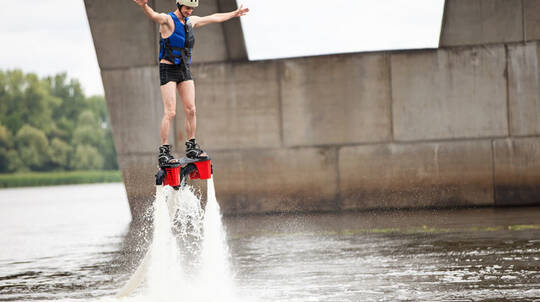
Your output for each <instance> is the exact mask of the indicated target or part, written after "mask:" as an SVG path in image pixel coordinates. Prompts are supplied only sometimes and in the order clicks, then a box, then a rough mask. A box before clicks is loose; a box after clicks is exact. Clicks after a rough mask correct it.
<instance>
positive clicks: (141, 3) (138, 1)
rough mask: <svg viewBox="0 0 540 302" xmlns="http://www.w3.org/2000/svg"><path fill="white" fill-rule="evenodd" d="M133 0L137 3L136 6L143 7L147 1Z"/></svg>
mask: <svg viewBox="0 0 540 302" xmlns="http://www.w3.org/2000/svg"><path fill="white" fill-rule="evenodd" d="M133 2H135V3H137V5H138V6H140V7H143V6H144V5H146V3H148V0H133Z"/></svg>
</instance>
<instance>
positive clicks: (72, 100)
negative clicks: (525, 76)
mask: <svg viewBox="0 0 540 302" xmlns="http://www.w3.org/2000/svg"><path fill="white" fill-rule="evenodd" d="M116 169H118V164H117V162H116V151H115V149H114V143H113V138H112V132H111V127H110V123H109V119H108V115H107V108H106V104H105V99H104V97H103V96H91V97H86V96H85V94H84V92H83V90H82V89H81V85H80V83H79V81H78V80H76V79H70V78H68V77H67V75H66V74H65V73H60V74H57V75H54V76H49V77H42V78H40V77H38V76H37V75H36V74H34V73H23V72H22V71H21V70H7V71H3V70H0V172H1V173H9V172H23V171H66V170H116Z"/></svg>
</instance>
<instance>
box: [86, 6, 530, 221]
mask: <svg viewBox="0 0 540 302" xmlns="http://www.w3.org/2000/svg"><path fill="white" fill-rule="evenodd" d="M169 2H170V1H165V0H152V1H149V3H150V5H151V6H152V7H154V8H156V9H157V10H159V11H168V10H170V9H172V8H174V5H173V4H171V3H172V2H171V3H169ZM538 3H539V1H535V0H477V1H468V0H448V1H447V2H446V10H445V14H444V22H443V24H444V25H443V28H442V31H441V42H440V46H441V47H440V48H439V49H437V50H407V51H391V52H375V53H358V54H344V55H329V56H319V57H308V58H294V59H282V60H269V61H259V62H248V61H247V55H246V48H245V45H244V41H243V36H242V33H241V27H240V22H239V21H238V20H235V21H234V22H229V23H225V24H219V25H212V26H208V27H204V28H201V29H200V30H198V31H197V46H196V51H195V55H194V58H193V61H194V65H193V67H192V68H193V74H194V77H195V79H196V88H197V89H196V95H197V112H198V135H197V136H198V139H199V140H200V141H201V143H202V145H203V146H205V148H206V149H207V151H208V152H209V153H211V155H212V157H213V162H214V167H215V178H216V190H217V192H218V198H219V200H220V203H221V206H222V209H223V210H224V212H226V213H230V214H242V213H263V212H290V211H335V210H362V209H371V208H380V207H386V208H404V207H407V208H409V207H426V206H427V207H429V206H449V207H453V206H476V205H522V204H540V197H538V196H540V195H539V194H538V188H540V160H539V158H540V82H539V80H538V79H539V78H540V76H539V74H538V73H539V68H538V61H539V56H540V50H539V42H538V40H540V17H539V16H540V15H539V14H537V13H535V12H538V9H539V8H540V4H538ZM85 5H86V9H87V14H88V19H89V23H90V27H91V30H92V35H93V38H94V44H95V47H96V52H97V55H98V61H99V64H100V68H101V72H102V78H103V82H104V87H105V94H106V99H107V104H108V109H109V114H110V116H111V123H112V128H113V133H114V137H115V144H116V148H117V151H118V159H119V164H120V167H121V169H122V172H123V176H124V181H125V184H126V189H127V192H128V198H129V200H130V204H131V209H132V214H133V216H134V217H138V216H140V215H141V213H142V211H143V209H144V208H145V207H146V206H148V204H149V202H150V200H151V199H152V195H153V193H154V184H153V181H154V179H153V176H154V174H155V172H156V152H157V147H158V145H159V135H158V133H159V123H160V120H161V115H162V104H161V98H160V92H159V84H158V69H157V59H156V57H157V51H158V50H157V39H158V31H157V26H155V25H153V24H151V23H150V21H148V20H147V19H146V17H145V16H144V15H143V13H142V12H141V11H140V8H138V7H137V6H136V5H135V4H133V3H132V2H130V1H122V2H118V1H113V2H110V1H106V0H85ZM234 5H235V2H234V1H232V0H223V1H221V0H219V1H217V0H215V1H210V0H206V1H204V2H202V3H201V7H200V10H198V13H199V14H201V15H204V14H206V13H211V12H216V11H228V10H231V9H233V8H234ZM175 127H176V129H177V130H179V131H181V130H183V114H178V115H177V120H176V126H175ZM171 141H174V145H175V150H177V151H178V152H179V153H181V152H182V151H183V143H182V142H181V141H178V137H173V136H171Z"/></svg>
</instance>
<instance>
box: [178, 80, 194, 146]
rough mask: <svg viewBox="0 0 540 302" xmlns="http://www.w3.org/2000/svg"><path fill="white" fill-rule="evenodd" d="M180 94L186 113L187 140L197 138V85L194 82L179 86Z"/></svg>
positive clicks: (183, 83) (190, 81)
mask: <svg viewBox="0 0 540 302" xmlns="http://www.w3.org/2000/svg"><path fill="white" fill-rule="evenodd" d="M178 94H179V95H180V99H181V100H182V105H183V107H184V113H185V115H186V116H185V126H186V136H187V140H190V139H192V138H195V131H196V129H197V116H196V115H195V112H196V111H195V83H194V82H193V80H189V81H183V82H180V84H178Z"/></svg>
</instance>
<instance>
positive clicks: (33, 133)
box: [15, 125, 49, 170]
mask: <svg viewBox="0 0 540 302" xmlns="http://www.w3.org/2000/svg"><path fill="white" fill-rule="evenodd" d="M15 142H16V145H17V152H18V155H19V157H20V159H21V161H22V164H23V166H22V167H21V169H24V167H27V168H30V169H32V170H44V168H45V166H46V164H47V162H48V160H49V156H48V148H49V142H48V141H47V137H46V136H45V133H43V131H41V130H39V129H36V128H34V127H32V126H29V125H24V126H22V128H21V129H20V130H19V131H18V132H17V135H16V136H15Z"/></svg>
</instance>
